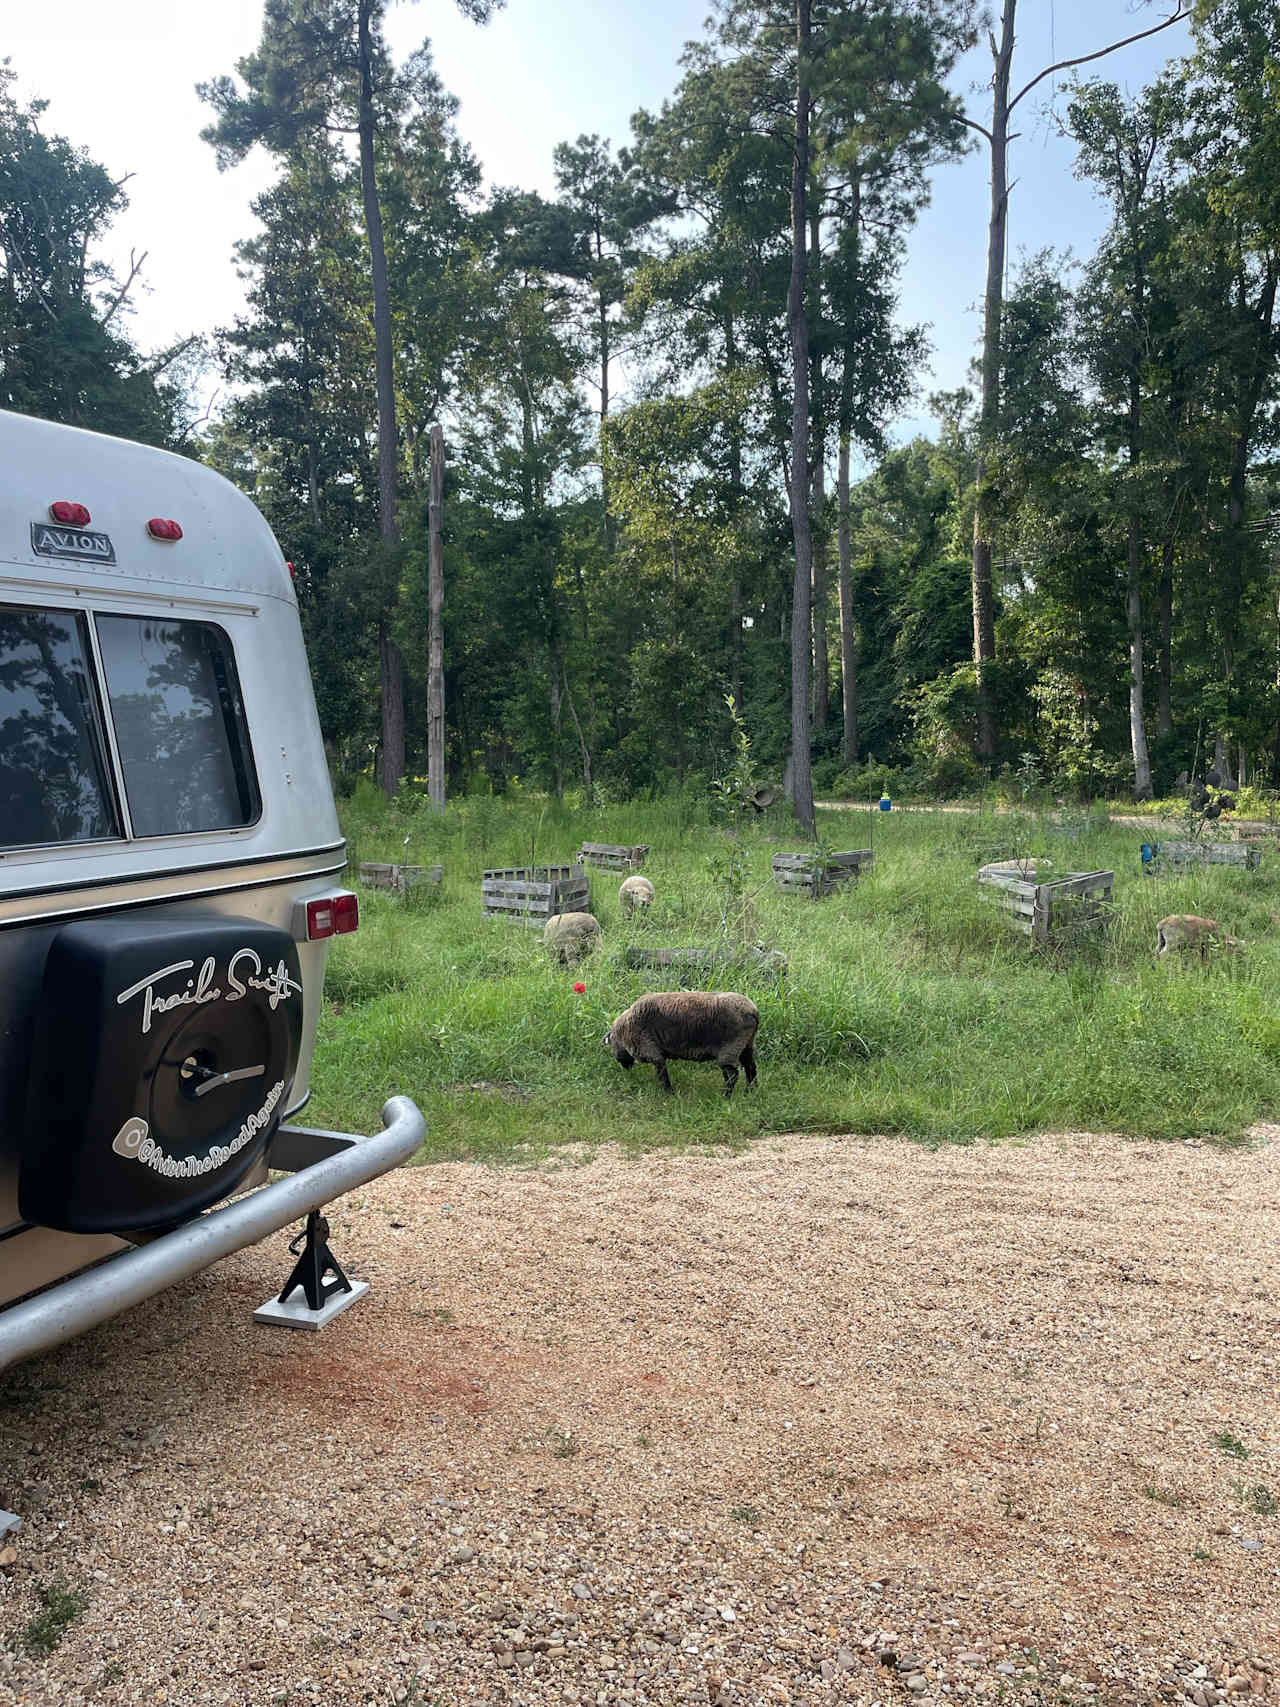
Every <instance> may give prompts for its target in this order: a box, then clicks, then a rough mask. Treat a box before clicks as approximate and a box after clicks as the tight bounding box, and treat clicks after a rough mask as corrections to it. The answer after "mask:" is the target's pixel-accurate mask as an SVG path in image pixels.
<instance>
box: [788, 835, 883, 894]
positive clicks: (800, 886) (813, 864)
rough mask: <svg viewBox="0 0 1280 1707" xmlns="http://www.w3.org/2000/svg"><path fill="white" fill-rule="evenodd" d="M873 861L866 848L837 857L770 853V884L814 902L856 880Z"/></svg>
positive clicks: (836, 855)
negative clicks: (842, 885)
mask: <svg viewBox="0 0 1280 1707" xmlns="http://www.w3.org/2000/svg"><path fill="white" fill-rule="evenodd" d="M874 858H875V855H874V854H873V853H872V851H871V849H870V848H852V849H850V850H849V851H848V852H847V853H837V854H819V853H799V854H774V856H773V858H772V859H771V860H770V861H769V865H770V868H771V870H772V872H773V881H774V882H775V883H776V884H777V886H778V888H779V889H780V890H781V891H782V893H783V894H784V895H803V896H805V898H806V899H808V900H810V901H816V900H818V899H819V898H820V897H821V896H823V895H830V893H831V892H832V890H833V889H835V888H837V887H838V885H840V884H841V883H847V882H848V881H849V880H850V879H851V878H855V877H857V876H858V874H859V873H860V872H862V871H864V870H866V868H867V867H868V866H869V865H870V864H871V863H872V861H873V859H874Z"/></svg>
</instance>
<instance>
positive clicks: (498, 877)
mask: <svg viewBox="0 0 1280 1707" xmlns="http://www.w3.org/2000/svg"><path fill="white" fill-rule="evenodd" d="M480 900H481V905H482V906H483V909H484V911H485V913H486V914H488V915H489V916H491V917H493V918H503V919H516V920H517V921H520V922H522V923H524V924H538V925H545V924H546V922H547V920H548V919H550V918H553V917H554V916H555V914H557V913H589V912H590V911H591V885H590V883H589V882H588V881H587V874H586V872H585V871H583V869H582V867H581V866H580V865H534V866H523V865H522V866H515V867H513V868H512V869H510V870H507V871H486V872H485V874H484V877H483V880H482V882H481V885H480Z"/></svg>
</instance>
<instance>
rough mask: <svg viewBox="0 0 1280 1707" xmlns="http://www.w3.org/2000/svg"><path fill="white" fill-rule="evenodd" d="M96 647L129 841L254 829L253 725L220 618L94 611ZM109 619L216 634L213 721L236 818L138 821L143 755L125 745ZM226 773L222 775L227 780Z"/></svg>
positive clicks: (258, 800) (257, 812) (257, 815)
mask: <svg viewBox="0 0 1280 1707" xmlns="http://www.w3.org/2000/svg"><path fill="white" fill-rule="evenodd" d="M92 617H93V625H92V626H93V630H94V640H95V646H96V648H97V654H98V665H99V669H100V671H101V678H102V680H101V696H102V701H103V704H104V705H105V706H106V708H107V712H108V717H109V723H110V728H111V736H112V743H113V751H114V756H115V760H116V764H117V770H118V779H119V787H120V790H121V797H122V800H123V803H124V805H125V808H126V811H127V814H128V829H129V833H128V838H127V839H128V840H130V841H160V840H172V838H174V837H175V836H184V837H189V836H202V835H225V834H228V833H230V832H235V831H244V830H248V829H251V828H252V827H253V826H254V825H255V824H257V823H259V822H260V821H261V819H262V811H263V802H262V788H261V786H260V784H259V781H258V771H257V764H256V762H255V759H254V753H253V741H252V737H251V734H250V730H249V718H248V714H247V712H246V710H245V702H244V690H243V689H242V687H241V685H240V671H239V667H238V665H237V662H236V652H235V645H234V642H233V641H232V639H231V636H230V635H229V634H228V633H227V631H226V629H225V628H224V627H223V626H222V624H221V623H219V622H210V621H209V620H208V619H207V618H206V617H199V616H185V615H181V616H180V615H176V614H174V615H171V614H167V613H166V614H164V615H160V614H158V613H155V612H147V613H145V614H139V613H136V612H132V611H116V610H101V609H99V610H95V611H93V612H92ZM106 623H121V624H124V623H136V624H138V625H139V626H140V627H141V628H144V629H145V628H152V629H155V630H164V629H180V630H183V631H184V633H190V631H199V633H200V635H201V636H202V637H203V638H204V639H205V640H206V642H207V641H208V640H209V639H210V638H212V639H213V641H214V646H213V647H212V648H211V649H210V651H209V654H208V656H209V661H210V667H211V672H212V676H213V687H214V690H215V693H216V710H215V711H214V712H213V715H212V716H211V725H212V727H214V728H217V729H219V730H220V731H221V734H222V738H223V742H222V751H221V753H220V754H219V755H218V757H219V758H220V759H221V758H225V761H226V765H227V770H228V773H229V780H230V782H231V785H232V787H233V788H234V791H235V794H236V796H237V797H238V800H239V807H240V811H241V813H242V816H240V817H239V818H237V819H235V820H234V821H233V822H218V823H204V824H199V825H194V826H192V825H186V826H179V827H178V828H176V829H175V828H156V827H150V826H148V827H142V826H141V825H140V823H139V821H138V820H139V816H140V814H139V813H138V811H137V808H136V806H135V800H141V789H139V790H138V791H137V792H136V793H135V794H132V795H131V793H130V787H129V781H130V769H131V767H133V766H136V765H138V764H140V763H144V762H147V761H146V760H145V759H140V758H139V757H138V756H136V755H135V754H134V753H133V752H132V751H130V750H128V749H127V747H126V742H125V739H124V732H123V731H122V718H121V717H120V716H118V715H117V710H116V702H115V696H114V695H113V692H112V683H111V671H112V667H111V664H110V662H109V660H108V651H107V647H106V646H104V643H103V625H104V624H106ZM225 780H228V777H224V781H225Z"/></svg>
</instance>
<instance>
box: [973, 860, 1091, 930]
mask: <svg viewBox="0 0 1280 1707" xmlns="http://www.w3.org/2000/svg"><path fill="white" fill-rule="evenodd" d="M1038 876H1039V873H1038V872H1037V871H1036V869H1035V862H1034V861H1017V860H1005V861H997V862H995V863H994V864H992V865H984V866H982V867H981V869H980V870H979V872H978V885H979V887H980V888H981V889H982V890H984V891H985V892H986V893H987V895H988V898H989V899H990V900H992V901H994V902H995V904H996V905H997V906H998V907H999V908H1000V910H1001V911H1002V912H1003V913H1004V914H1005V916H1006V920H1007V922H1008V923H1009V924H1010V925H1012V926H1013V928H1014V930H1017V931H1022V932H1023V934H1024V935H1026V936H1029V937H1030V938H1031V940H1032V942H1037V943H1049V942H1059V941H1063V940H1065V939H1067V938H1070V937H1075V936H1080V935H1083V934H1084V933H1086V932H1088V931H1096V930H1105V929H1106V927H1107V925H1108V924H1109V923H1110V920H1111V915H1112V904H1111V896H1112V889H1113V886H1114V883H1115V873H1114V872H1111V871H1068V872H1066V873H1065V874H1064V875H1063V876H1062V877H1057V878H1054V879H1052V880H1051V881H1050V880H1046V881H1045V882H1043V883H1041V882H1039V881H1037V879H1038Z"/></svg>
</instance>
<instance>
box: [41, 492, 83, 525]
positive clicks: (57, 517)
mask: <svg viewBox="0 0 1280 1707" xmlns="http://www.w3.org/2000/svg"><path fill="white" fill-rule="evenodd" d="M49 514H50V515H51V516H52V517H53V519H54V521H55V522H61V523H62V525H63V527H64V528H87V527H88V525H89V523H90V522H91V521H92V520H93V517H92V516H91V515H90V514H89V512H88V510H87V509H86V508H85V506H84V505H83V504H73V503H72V502H71V500H70V499H69V498H59V499H58V501H57V502H56V503H55V504H50V505H49Z"/></svg>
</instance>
